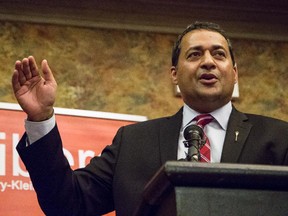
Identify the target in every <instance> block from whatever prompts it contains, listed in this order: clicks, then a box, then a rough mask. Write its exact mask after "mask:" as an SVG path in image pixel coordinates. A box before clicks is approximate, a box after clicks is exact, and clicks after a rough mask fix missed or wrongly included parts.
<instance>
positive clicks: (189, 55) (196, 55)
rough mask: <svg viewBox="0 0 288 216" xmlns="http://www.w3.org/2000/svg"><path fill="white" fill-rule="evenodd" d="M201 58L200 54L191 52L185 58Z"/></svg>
mask: <svg viewBox="0 0 288 216" xmlns="http://www.w3.org/2000/svg"><path fill="white" fill-rule="evenodd" d="M199 56H201V53H200V52H191V53H189V54H188V56H187V58H188V59H189V58H196V57H199Z"/></svg>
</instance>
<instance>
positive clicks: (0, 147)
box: [0, 132, 6, 176]
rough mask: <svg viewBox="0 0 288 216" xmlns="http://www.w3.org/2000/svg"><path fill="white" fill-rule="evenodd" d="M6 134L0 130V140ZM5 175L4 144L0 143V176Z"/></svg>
mask: <svg viewBox="0 0 288 216" xmlns="http://www.w3.org/2000/svg"><path fill="white" fill-rule="evenodd" d="M5 139H6V134H5V133H3V132H0V140H5ZM0 142H1V141H0ZM5 175H6V146H5V144H2V143H0V176H5Z"/></svg>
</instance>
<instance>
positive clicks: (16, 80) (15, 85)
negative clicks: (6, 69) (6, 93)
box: [12, 69, 21, 93]
mask: <svg viewBox="0 0 288 216" xmlns="http://www.w3.org/2000/svg"><path fill="white" fill-rule="evenodd" d="M18 77H19V72H18V70H16V69H15V70H14V73H13V75H12V87H13V91H14V93H16V92H17V91H18V90H19V89H20V88H21V85H20V83H19V78H18Z"/></svg>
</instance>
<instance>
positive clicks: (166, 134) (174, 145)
mask: <svg viewBox="0 0 288 216" xmlns="http://www.w3.org/2000/svg"><path fill="white" fill-rule="evenodd" d="M182 113H183V109H180V110H179V111H178V112H177V113H176V114H175V115H174V116H171V117H168V118H166V119H164V121H161V122H160V127H159V130H160V133H159V134H160V135H159V142H160V158H161V163H162V164H164V163H165V162H166V161H169V160H177V150H178V139H179V133H180V128H181V124H182Z"/></svg>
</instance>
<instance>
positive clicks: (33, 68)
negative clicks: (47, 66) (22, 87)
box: [28, 56, 39, 77]
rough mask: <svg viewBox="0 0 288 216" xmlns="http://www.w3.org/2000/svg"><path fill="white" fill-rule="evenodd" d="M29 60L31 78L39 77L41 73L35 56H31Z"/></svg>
mask: <svg viewBox="0 0 288 216" xmlns="http://www.w3.org/2000/svg"><path fill="white" fill-rule="evenodd" d="M28 60H29V66H30V72H31V76H32V77H34V76H38V75H39V71H38V67H37V64H36V61H35V59H34V57H33V56H29V57H28Z"/></svg>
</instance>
